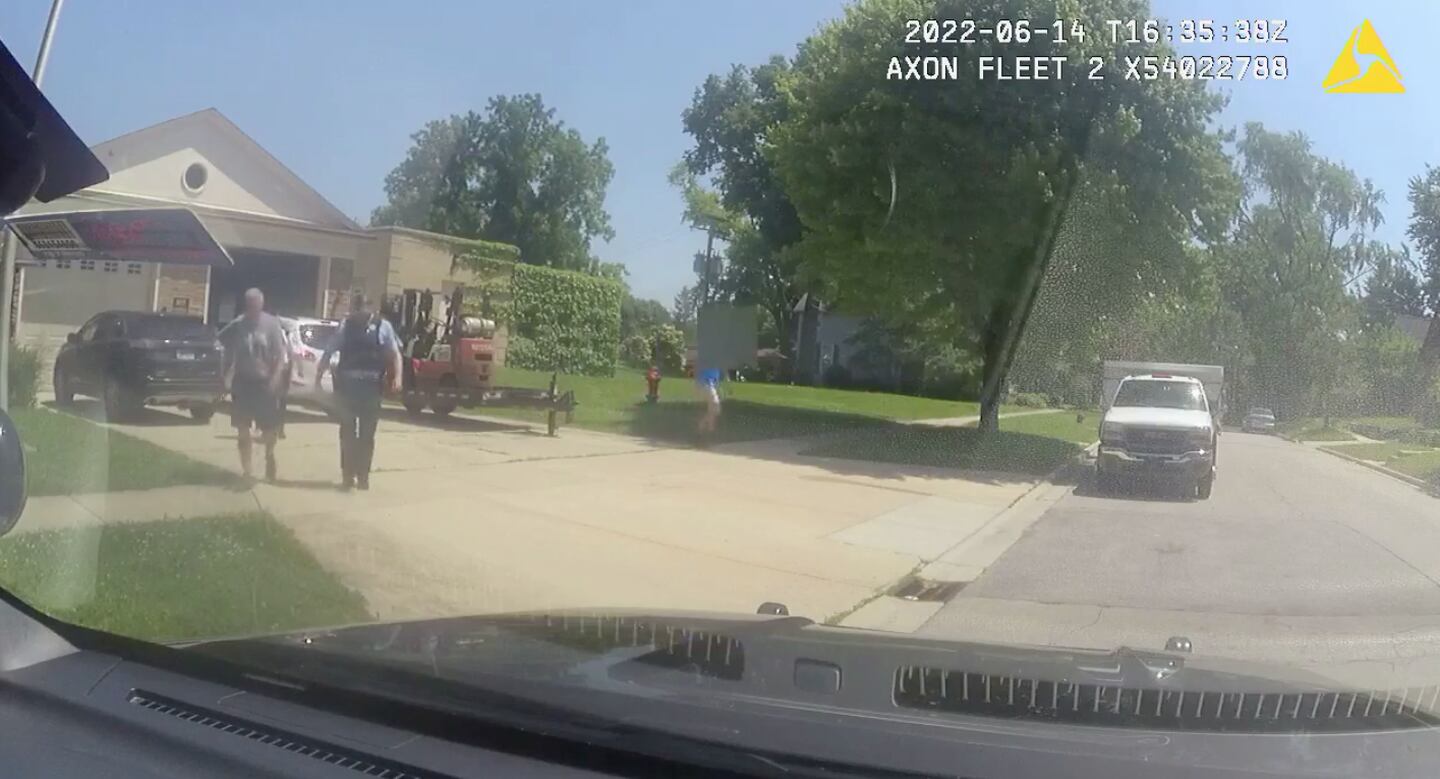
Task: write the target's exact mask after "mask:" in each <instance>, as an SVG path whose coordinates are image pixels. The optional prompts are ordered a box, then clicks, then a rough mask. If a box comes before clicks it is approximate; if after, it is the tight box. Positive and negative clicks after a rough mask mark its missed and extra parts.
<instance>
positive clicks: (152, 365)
mask: <svg viewBox="0 0 1440 779" xmlns="http://www.w3.org/2000/svg"><path fill="white" fill-rule="evenodd" d="M223 390H224V384H223V382H222V380H221V376H220V350H219V348H217V346H216V343H215V330H214V328H212V327H210V326H208V325H206V324H205V323H204V322H203V321H201V320H200V319H199V318H198V317H190V316H174V315H170V314H151V313H143V312H138V311H106V312H103V313H100V314H96V315H95V316H93V317H91V318H90V321H88V322H86V323H85V325H84V326H83V327H81V328H80V331H79V332H77V333H71V334H70V335H69V336H67V337H66V339H65V346H64V347H63V348H61V349H60V354H59V355H58V356H57V357H56V358H55V401H56V402H57V403H59V404H60V405H62V406H63V405H67V404H69V403H70V402H71V400H73V399H74V397H75V396H76V395H90V396H93V397H97V398H100V399H102V400H103V401H104V402H105V416H106V418H108V419H110V420H112V421H113V420H119V419H124V418H125V417H127V416H129V415H131V414H133V413H134V412H136V411H139V410H140V409H141V408H142V407H144V406H179V407H181V408H186V409H189V410H190V415H191V416H193V417H194V418H195V419H196V420H198V421H201V422H205V421H208V420H209V419H210V417H212V416H214V414H215V401H216V400H217V399H218V398H219V397H220V394H221V392H222V391H223Z"/></svg>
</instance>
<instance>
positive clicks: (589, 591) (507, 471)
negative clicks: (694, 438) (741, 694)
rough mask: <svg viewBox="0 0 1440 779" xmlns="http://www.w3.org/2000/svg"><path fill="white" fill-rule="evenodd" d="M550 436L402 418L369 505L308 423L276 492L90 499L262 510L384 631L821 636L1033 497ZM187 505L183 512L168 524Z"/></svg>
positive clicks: (785, 451) (937, 479) (755, 458)
mask: <svg viewBox="0 0 1440 779" xmlns="http://www.w3.org/2000/svg"><path fill="white" fill-rule="evenodd" d="M81 410H82V412H83V411H84V410H85V407H84V406H82V409H81ZM540 421H541V420H540V416H539V415H538V414H537V415H536V423H537V424H525V423H517V422H513V421H509V420H500V419H477V418H466V417H453V418H451V419H449V420H445V421H438V420H435V419H434V418H433V417H429V416H426V417H422V418H421V419H420V420H413V419H410V418H408V417H407V416H406V415H405V414H404V412H403V411H398V410H397V411H395V412H388V411H387V413H386V415H385V417H384V418H383V419H382V422H381V424H380V428H379V433H378V446H377V450H376V455H375V472H374V474H373V476H372V489H371V490H370V491H369V492H352V493H342V492H340V491H339V490H338V489H336V485H337V482H338V480H339V473H338V471H339V467H338V454H337V443H336V435H337V434H336V427H335V425H334V424H332V423H330V422H328V421H327V420H325V418H324V417H323V416H320V415H318V414H308V413H295V412H292V413H291V415H290V421H289V422H288V423H287V438H286V440H284V441H281V442H280V446H279V456H278V460H279V464H280V476H281V481H280V483H279V484H278V485H273V486H272V485H267V484H260V485H257V486H256V487H254V489H253V490H250V491H246V492H244V493H225V492H223V491H222V490H221V489H220V488H208V489H209V490H210V492H209V493H205V494H208V495H210V497H208V498H198V497H197V493H196V490H197V488H193V487H192V488H169V489H168V491H167V490H155V491H148V492H152V493H155V494H154V495H150V496H146V495H138V494H126V493H114V494H111V495H102V496H92V497H90V498H87V499H86V500H87V501H88V503H87V505H88V506H89V509H88V510H89V511H90V512H91V513H93V514H97V515H105V520H106V521H111V520H118V519H125V518H130V515H137V517H136V518H139V516H138V515H141V514H145V512H146V509H145V507H146V506H151V507H152V508H151V509H150V510H149V511H150V513H149V515H148V516H151V517H156V516H161V515H162V514H171V515H173V514H176V513H187V514H191V515H194V514H201V513H216V512H217V511H222V510H225V511H230V510H242V509H245V508H254V507H259V508H263V509H264V510H266V511H268V512H270V513H271V514H273V515H275V516H276V517H277V518H279V519H280V520H281V521H283V522H284V523H285V524H286V525H288V526H289V527H290V528H292V529H293V530H294V532H295V533H296V534H297V536H298V537H299V538H300V539H301V540H302V541H304V542H305V543H306V544H307V545H308V546H309V547H310V549H311V550H312V551H313V552H314V553H315V554H316V555H317V557H318V558H319V559H320V560H321V562H322V563H323V564H324V565H325V566H326V567H327V568H329V569H330V570H332V571H334V572H335V573H336V574H337V575H339V576H340V577H341V579H342V580H343V581H345V582H346V583H347V584H348V585H350V586H352V587H354V588H355V589H357V590H359V591H360V592H361V593H363V594H364V595H365V597H366V598H367V600H368V601H369V604H370V607H371V610H372V611H373V612H374V613H375V615H376V616H377V617H380V618H386V619H389V618H407V617H426V616H448V615H456V614H465V613H479V612H496V611H509V610H521V609H541V608H555V607H608V606H637V607H655V608H684V609H707V610H709V609H718V610H726V611H743V612H753V611H754V610H755V609H756V607H757V606H759V605H760V603H762V602H764V601H779V602H782V603H785V604H787V605H788V606H789V608H790V610H791V612H792V613H794V614H799V615H805V616H809V617H811V618H813V619H816V620H817V621H818V620H824V619H827V618H831V617H834V616H836V615H839V614H842V613H844V612H846V611H848V610H850V609H852V608H854V607H855V606H856V605H857V604H859V603H861V602H863V601H865V600H867V599H869V598H871V597H872V596H873V595H874V594H875V593H877V592H878V591H881V590H883V589H885V588H887V587H889V586H890V585H892V584H893V583H895V582H896V581H897V580H899V579H901V578H903V577H904V576H906V575H907V574H909V573H910V572H912V571H914V570H916V569H917V568H918V567H920V566H922V565H923V564H925V563H926V562H928V561H930V560H934V559H936V558H938V557H939V556H941V555H942V554H943V553H944V552H945V551H946V550H947V549H949V548H951V547H953V546H954V545H955V544H957V543H959V542H961V541H963V540H964V539H965V538H967V537H968V536H970V535H972V534H973V533H975V532H976V531H977V530H978V529H979V528H981V527H983V526H984V525H985V524H986V523H988V522H989V521H991V520H992V519H993V518H994V517H995V516H997V515H998V514H1000V513H1001V512H1002V511H1003V510H1004V509H1005V508H1006V507H1007V506H1009V505H1010V504H1012V503H1014V502H1015V501H1016V499H1017V498H1018V497H1019V496H1021V495H1023V494H1024V493H1026V492H1027V491H1029V490H1030V489H1031V488H1033V487H1034V486H1035V483H1036V482H1035V481H1033V480H1028V479H1024V478H1013V477H1009V476H1005V475H1003V474H981V473H972V474H962V473H958V472H956V471H953V470H939V469H929V468H920V467H912V466H890V465H880V464H870V463H864V462H858V461H852V460H829V459H821V458H800V457H798V456H797V455H796V454H795V453H796V452H797V451H798V450H799V449H800V448H802V442H798V441H785V440H772V441H763V442H754V443H748V444H736V445H731V446H725V447H718V448H716V449H714V450H709V451H700V450H695V449H690V448H679V447H673V446H664V445H660V444H657V443H655V442H652V441H648V440H645V439H641V438H632V437H626V436H617V435H609V434H602V433H594V432H589V431H584V430H579V429H576V428H564V429H562V431H561V434H560V436H559V437H558V438H549V437H547V436H545V435H544V433H543V427H542V426H541V425H540V424H538V423H539V422H540ZM114 427H115V428H116V429H119V430H123V431H124V432H126V433H129V434H131V435H135V436H138V437H140V438H144V439H147V440H149V441H152V442H154V443H156V444H159V445H161V446H164V447H166V448H169V449H172V450H176V451H179V452H181V453H184V454H186V455H189V456H191V457H193V458H195V459H198V460H202V461H204V462H208V463H211V464H214V465H217V466H220V467H222V468H226V469H230V470H238V463H237V459H236V455H235V444H234V431H233V430H231V429H230V428H229V427H228V420H227V418H226V417H225V416H224V414H221V415H217V417H216V418H215V419H214V420H212V421H211V422H210V423H208V424H203V425H202V424H196V423H193V422H190V421H188V419H187V418H185V417H182V416H179V415H177V414H172V413H169V412H165V411H152V412H147V413H146V414H145V416H144V417H143V418H142V419H140V420H138V421H137V422H135V423H132V424H123V425H116V426H114ZM259 459H260V458H259V456H258V454H257V457H256V461H257V466H258V465H259ZM167 496H168V497H167ZM170 498H173V499H174V500H177V501H181V505H180V506H179V508H178V509H177V508H176V507H174V506H171V507H170V508H169V509H166V510H163V511H162V509H161V507H160V504H162V503H164V502H165V501H166V500H167V499H170ZM115 507H121V508H115ZM106 512H108V514H106ZM26 521H27V523H30V524H31V526H32V527H33V526H36V525H35V523H37V522H40V521H41V520H40V519H39V517H35V518H32V517H31V516H29V513H27V518H26Z"/></svg>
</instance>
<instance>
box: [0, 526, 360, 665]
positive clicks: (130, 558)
mask: <svg viewBox="0 0 1440 779" xmlns="http://www.w3.org/2000/svg"><path fill="white" fill-rule="evenodd" d="M92 575H93V582H94V586H93V592H91V591H90V589H89V587H87V586H82V583H87V582H89V581H90V580H91V577H92ZM0 583H3V585H4V586H5V587H6V588H7V589H9V590H10V591H12V592H14V593H15V594H16V595H18V596H20V597H21V598H24V599H25V600H26V601H27V602H29V603H30V604H32V605H34V606H36V607H37V608H39V609H41V610H43V611H45V612H46V613H48V614H51V615H53V616H55V617H57V618H59V619H63V620H66V621H68V622H74V623H76V624H80V625H84V626H86V627H93V628H99V629H102V630H108V631H112V632H115V633H121V634H124V635H128V636H134V637H136V638H143V639H147V640H153V641H173V640H182V639H195V638H210V637H218V636H229V635H236V634H247V633H260V632H268V631H281V630H289V629H298V628H306V627H317V626H325V625H337V624H344V623H350V622H359V621H364V620H367V619H369V614H368V613H367V612H366V610H365V601H364V599H363V598H361V596H360V595H359V594H357V593H355V592H353V591H351V590H349V589H347V588H346V587H345V586H344V585H342V584H340V582H338V581H337V580H336V579H335V578H334V577H332V576H331V575H330V574H329V573H326V572H325V571H324V570H323V569H322V568H321V567H320V565H319V563H317V562H316V561H315V559H314V558H313V557H311V556H310V553H309V552H308V551H306V550H305V548H304V547H303V546H301V545H300V543H299V542H298V541H296V540H295V537H294V536H293V535H291V533H290V531H289V530H288V529H286V528H285V527H284V526H282V525H280V524H279V523H278V522H276V521H275V520H274V519H272V518H270V517H269V516H268V515H265V514H243V515H231V516H211V517H200V518H195V519H182V520H161V521H156V522H145V523H137V524H122V525H106V526H103V527H100V528H83V529H75V530H48V531H41V532H35V533H25V534H21V535H17V536H10V537H7V538H4V539H0ZM67 593H69V594H70V595H71V597H70V598H69V601H70V603H77V602H78V603H79V605H63V604H65V602H66V599H67ZM77 594H79V595H78V596H77Z"/></svg>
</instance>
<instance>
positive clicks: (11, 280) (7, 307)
mask: <svg viewBox="0 0 1440 779" xmlns="http://www.w3.org/2000/svg"><path fill="white" fill-rule="evenodd" d="M64 3H65V0H51V3H50V18H49V19H47V20H45V34H44V35H43V36H42V37H41V38H40V51H39V52H38V53H37V54H36V55H35V69H34V70H33V71H31V74H30V79H31V80H32V81H34V82H35V86H36V87H37V88H38V87H39V86H40V82H41V81H43V80H44V79H45V66H46V65H47V64H49V62H50V42H51V41H53V40H54V39H55V25H56V24H57V23H58V22H59V21H60V6H62V5H64ZM4 233H5V238H4V247H3V252H4V267H3V270H0V273H3V274H4V277H3V278H0V314H3V316H0V410H5V411H8V410H10V338H11V335H12V334H13V333H14V328H15V327H16V325H18V324H19V323H18V322H14V321H12V320H13V319H14V317H15V311H16V308H15V292H16V286H15V235H14V233H13V232H12V231H10V230H8V229H7V230H5V231H4Z"/></svg>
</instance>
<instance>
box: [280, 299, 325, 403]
mask: <svg viewBox="0 0 1440 779" xmlns="http://www.w3.org/2000/svg"><path fill="white" fill-rule="evenodd" d="M280 327H281V329H283V330H284V331H285V337H286V339H287V340H289V342H290V361H291V364H292V366H293V368H292V369H291V371H290V391H289V394H288V395H287V397H286V401H287V402H289V401H294V402H297V403H302V404H304V405H307V406H314V407H317V408H320V409H322V410H329V409H330V406H331V403H330V399H331V397H332V396H333V393H334V391H335V386H334V384H333V383H332V380H331V378H330V373H329V372H328V371H327V372H326V374H325V375H324V377H322V378H321V380H320V389H318V390H317V389H316V388H315V371H316V369H318V368H319V367H320V357H321V356H322V355H324V354H325V347H326V346H329V345H330V339H332V338H334V337H335V333H336V332H338V331H339V329H340V323H339V322H336V321H335V320H333V319H315V318H313V317H289V316H282V317H280ZM339 354H340V353H339V352H336V353H335V355H334V356H332V357H331V358H330V360H331V363H332V365H331V367H332V368H333V367H334V365H333V363H334V362H335V360H337V359H338V358H339Z"/></svg>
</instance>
